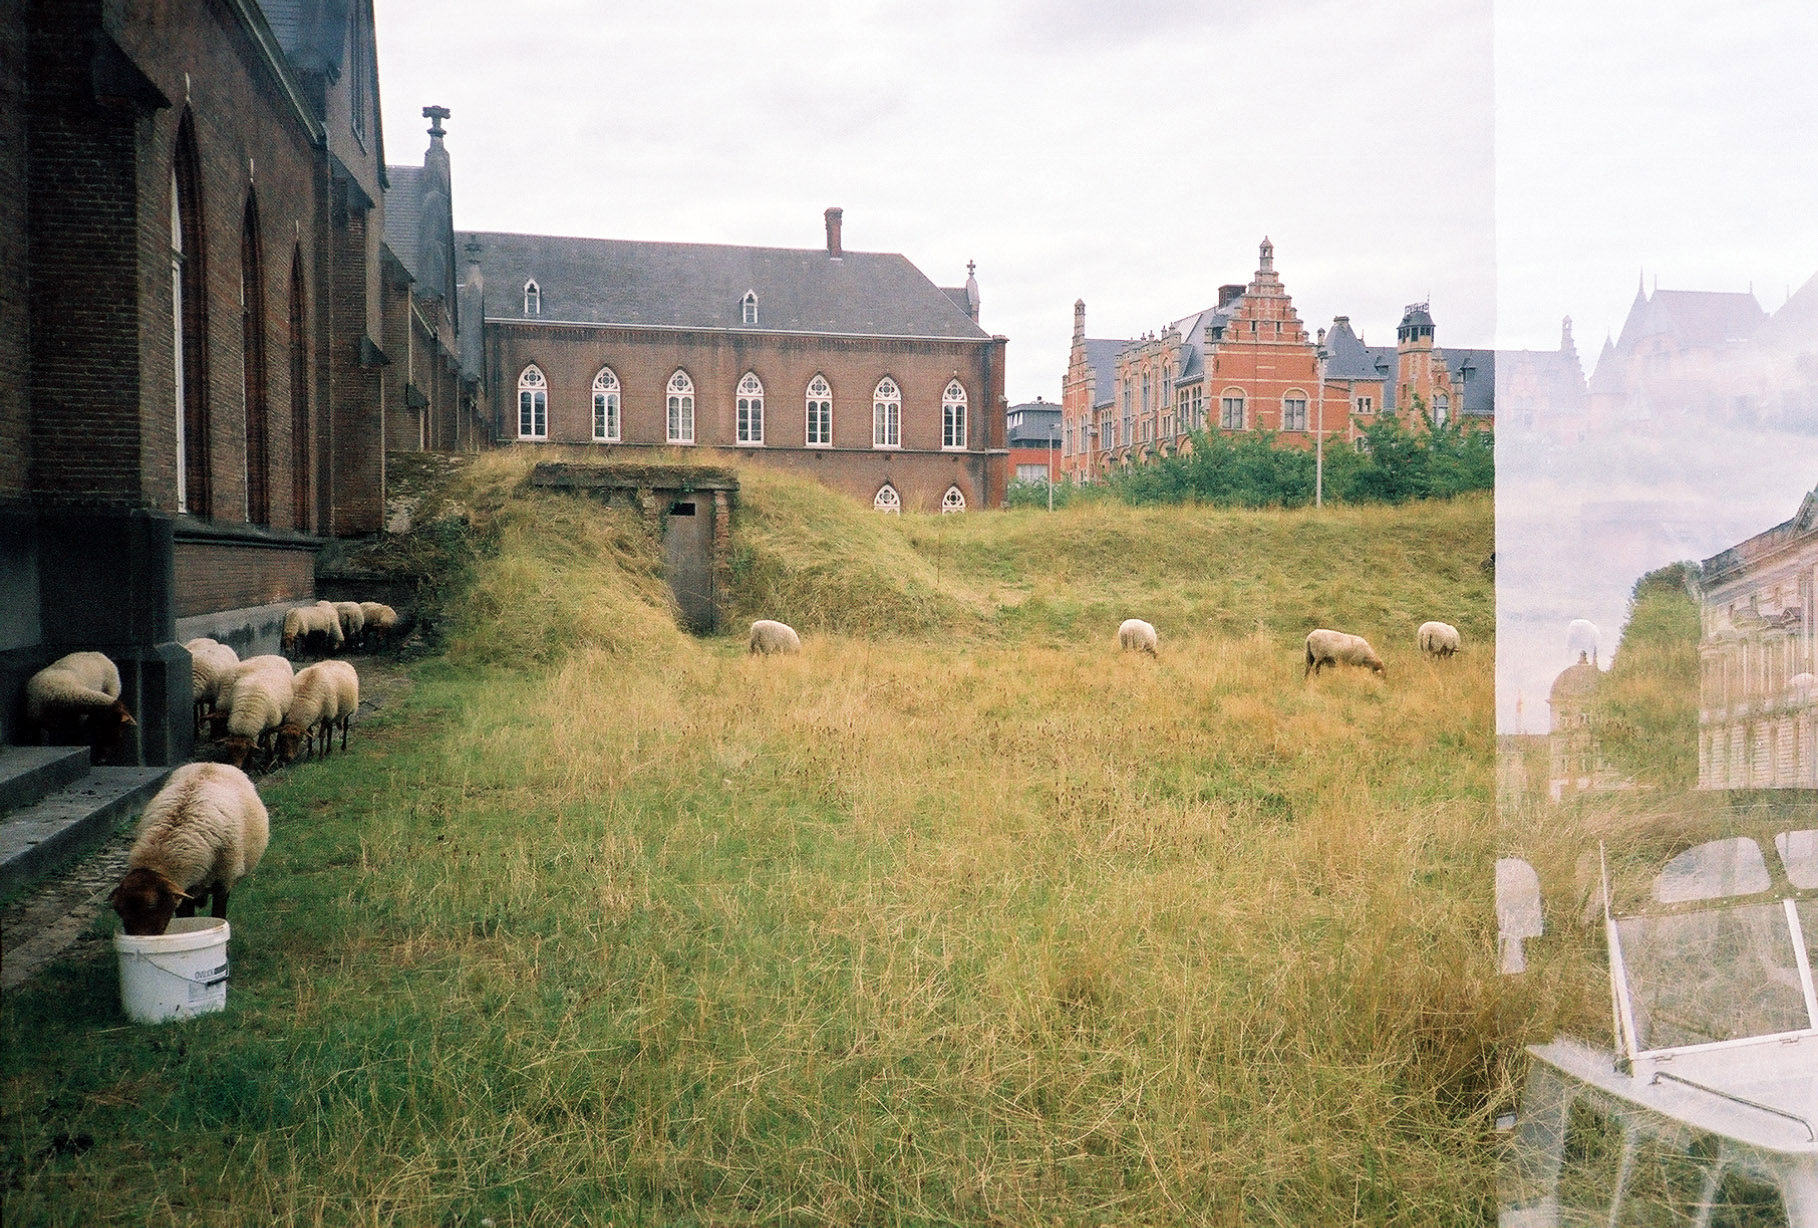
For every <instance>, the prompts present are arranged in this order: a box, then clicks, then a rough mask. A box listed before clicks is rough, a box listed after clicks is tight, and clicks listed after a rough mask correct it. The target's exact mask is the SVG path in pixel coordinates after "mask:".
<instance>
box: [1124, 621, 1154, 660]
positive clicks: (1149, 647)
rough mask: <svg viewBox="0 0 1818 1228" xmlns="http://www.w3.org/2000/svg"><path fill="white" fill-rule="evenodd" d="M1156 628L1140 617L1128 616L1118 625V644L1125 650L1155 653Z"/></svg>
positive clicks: (1151, 654)
mask: <svg viewBox="0 0 1818 1228" xmlns="http://www.w3.org/2000/svg"><path fill="white" fill-rule="evenodd" d="M1155 645H1156V637H1155V628H1154V627H1153V626H1151V625H1150V624H1148V623H1146V622H1144V621H1143V620H1142V619H1140V618H1126V619H1124V621H1123V622H1121V623H1119V624H1118V627H1117V646H1118V647H1119V648H1121V649H1123V650H1124V651H1125V652H1146V653H1148V654H1149V655H1150V656H1154V655H1155Z"/></svg>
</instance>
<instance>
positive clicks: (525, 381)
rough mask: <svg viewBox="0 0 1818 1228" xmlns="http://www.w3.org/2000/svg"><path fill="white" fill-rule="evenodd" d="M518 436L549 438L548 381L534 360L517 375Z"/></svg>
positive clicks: (522, 437)
mask: <svg viewBox="0 0 1818 1228" xmlns="http://www.w3.org/2000/svg"><path fill="white" fill-rule="evenodd" d="M518 438H519V439H548V438H549V381H548V380H546V379H544V378H543V372H542V370H541V368H539V367H538V366H537V365H536V364H535V363H534V362H533V363H531V364H530V365H529V366H528V367H525V368H524V373H523V374H522V375H520V376H518Z"/></svg>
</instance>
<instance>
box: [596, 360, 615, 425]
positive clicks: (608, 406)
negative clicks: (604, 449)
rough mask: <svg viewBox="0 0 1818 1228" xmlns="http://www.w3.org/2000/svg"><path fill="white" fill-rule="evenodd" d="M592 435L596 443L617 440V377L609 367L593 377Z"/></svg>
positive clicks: (601, 369) (603, 368)
mask: <svg viewBox="0 0 1818 1228" xmlns="http://www.w3.org/2000/svg"><path fill="white" fill-rule="evenodd" d="M593 437H594V440H595V441H596V442H598V443H617V442H619V377H618V376H617V375H615V374H614V373H613V370H612V368H611V367H601V368H600V373H599V374H598V375H596V376H594V377H593Z"/></svg>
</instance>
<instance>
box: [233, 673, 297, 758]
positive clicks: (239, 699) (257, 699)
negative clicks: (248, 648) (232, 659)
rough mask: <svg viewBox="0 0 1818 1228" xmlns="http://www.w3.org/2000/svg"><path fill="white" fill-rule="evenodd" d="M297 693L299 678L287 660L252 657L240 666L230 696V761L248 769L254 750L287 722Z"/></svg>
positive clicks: (267, 740)
mask: <svg viewBox="0 0 1818 1228" xmlns="http://www.w3.org/2000/svg"><path fill="white" fill-rule="evenodd" d="M295 690H296V680H295V675H293V674H292V673H291V668H290V662H289V661H288V660H286V659H285V658H283V657H269V656H268V657H251V658H249V659H247V660H245V661H242V662H241V663H240V668H239V671H238V672H237V673H236V674H235V677H234V684H233V690H232V691H230V692H229V693H228V697H227V723H226V732H227V738H226V742H225V745H226V747H227V757H228V762H230V763H232V764H233V765H234V766H235V767H245V766H246V761H247V759H248V758H250V757H251V755H252V752H253V748H254V747H255V746H263V745H265V744H267V743H268V742H269V740H270V735H271V734H273V733H274V732H276V731H277V728H278V726H280V725H282V724H283V723H284V714H285V712H286V711H288V710H289V708H290V705H291V700H292V699H293V698H295Z"/></svg>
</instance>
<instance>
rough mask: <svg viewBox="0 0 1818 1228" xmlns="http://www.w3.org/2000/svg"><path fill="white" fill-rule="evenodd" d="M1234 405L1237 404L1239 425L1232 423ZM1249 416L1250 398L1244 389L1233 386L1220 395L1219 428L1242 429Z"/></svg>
mask: <svg viewBox="0 0 1818 1228" xmlns="http://www.w3.org/2000/svg"><path fill="white" fill-rule="evenodd" d="M1233 405H1235V407H1236V409H1237V425H1236V426H1232V425H1231V410H1232V407H1233ZM1248 417H1249V398H1248V397H1247V396H1245V395H1244V392H1243V389H1241V388H1232V389H1228V390H1226V391H1225V392H1223V393H1221V394H1220V395H1219V399H1218V429H1219V430H1221V431H1241V430H1243V429H1244V423H1245V422H1246V421H1247V420H1248Z"/></svg>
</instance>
